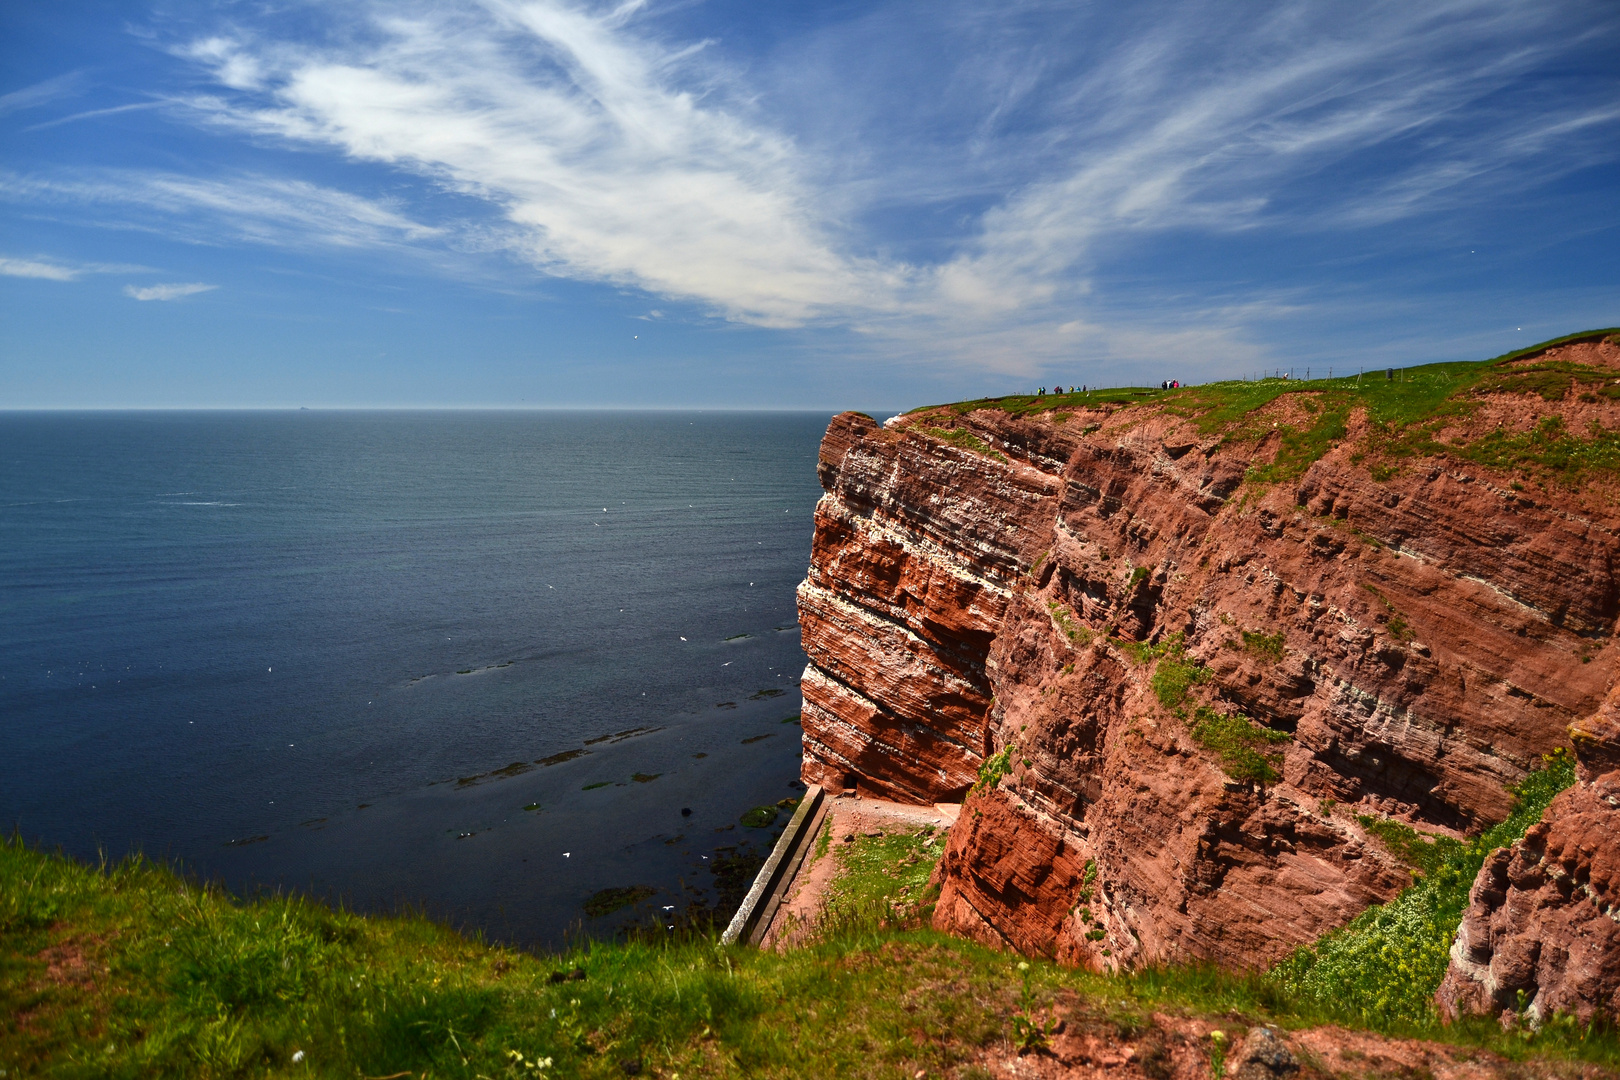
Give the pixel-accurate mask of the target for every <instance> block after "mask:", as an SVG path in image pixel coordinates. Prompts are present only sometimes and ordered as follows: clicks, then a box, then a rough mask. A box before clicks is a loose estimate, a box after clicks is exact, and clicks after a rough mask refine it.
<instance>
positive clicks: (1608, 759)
mask: <svg viewBox="0 0 1620 1080" xmlns="http://www.w3.org/2000/svg"><path fill="white" fill-rule="evenodd" d="M1570 732H1571V734H1572V735H1573V737H1574V738H1573V741H1574V744H1575V753H1576V757H1577V760H1578V761H1579V763H1580V764H1579V769H1578V776H1579V782H1578V783H1577V784H1576V785H1575V786H1574V787H1573V788H1570V789H1569V790H1568V791H1565V792H1564V793H1563V794H1561V795H1559V796H1558V798H1556V799H1554V800H1553V803H1552V805H1551V806H1549V807H1548V808H1547V812H1546V813H1545V814H1544V815H1542V820H1541V822H1540V823H1539V824H1536V825H1532V826H1531V827H1530V830H1529V831H1528V832H1526V833H1525V836H1524V839H1523V840H1521V841H1519V842H1518V843H1516V844H1514V845H1513V847H1512V848H1503V849H1501V850H1499V851H1497V852H1496V853H1495V854H1494V855H1492V856H1491V857H1490V858H1489V859H1487V860H1486V862H1485V865H1484V867H1482V868H1481V869H1480V873H1479V877H1478V878H1477V879H1476V880H1475V882H1474V888H1473V891H1472V892H1471V893H1470V895H1469V909H1468V913H1467V914H1466V915H1464V916H1463V921H1462V925H1461V926H1460V927H1458V929H1457V940H1456V941H1455V942H1454V943H1453V944H1452V947H1451V968H1450V970H1449V971H1447V972H1446V978H1445V981H1444V982H1443V983H1441V984H1440V992H1439V993H1438V994H1437V995H1436V997H1437V998H1438V1000H1439V1004H1440V1008H1441V1011H1442V1012H1444V1013H1446V1014H1448V1015H1451V1016H1456V1015H1458V1014H1462V1013H1486V1014H1496V1015H1501V1016H1504V1017H1505V1016H1508V1015H1512V1014H1515V1013H1522V1014H1523V1015H1524V1016H1525V1018H1526V1019H1527V1020H1529V1021H1530V1022H1531V1023H1540V1022H1541V1020H1543V1019H1544V1018H1546V1017H1548V1016H1550V1015H1552V1014H1553V1013H1568V1014H1573V1015H1574V1016H1576V1017H1579V1018H1580V1019H1581V1020H1583V1021H1585V1020H1590V1019H1591V1018H1592V1016H1593V1014H1594V1013H1604V1014H1607V1015H1608V1016H1610V1017H1615V1016H1620V767H1617V766H1620V692H1617V693H1613V694H1610V696H1609V699H1608V700H1607V701H1606V702H1604V705H1603V708H1602V709H1601V710H1600V711H1599V713H1598V714H1597V715H1596V716H1594V717H1592V718H1591V719H1590V720H1587V721H1582V722H1581V723H1579V724H1576V725H1575V726H1574V727H1572V728H1571V729H1570Z"/></svg>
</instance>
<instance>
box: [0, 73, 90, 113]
mask: <svg viewBox="0 0 1620 1080" xmlns="http://www.w3.org/2000/svg"><path fill="white" fill-rule="evenodd" d="M86 81H87V80H86V79H85V76H84V72H82V71H69V72H64V73H63V74H61V75H57V76H55V77H54V78H50V79H45V80H43V81H41V82H37V83H34V84H32V85H31V86H25V87H23V88H22V89H20V90H12V91H11V92H9V93H6V94H0V116H4V115H5V114H7V113H11V112H17V111H18V110H20V109H33V108H38V107H39V106H41V105H45V104H47V103H49V102H52V101H56V100H57V99H58V98H64V97H70V96H72V95H73V94H77V93H79V92H80V91H82V90H83V89H84V87H85V84H86Z"/></svg>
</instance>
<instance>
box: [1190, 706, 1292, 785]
mask: <svg viewBox="0 0 1620 1080" xmlns="http://www.w3.org/2000/svg"><path fill="white" fill-rule="evenodd" d="M1191 733H1192V737H1193V738H1194V739H1195V740H1197V742H1198V744H1199V745H1200V746H1202V747H1203V748H1204V749H1206V750H1210V751H1212V752H1213V753H1214V754H1215V755H1216V756H1217V757H1219V758H1220V760H1221V770H1222V771H1223V772H1225V773H1226V775H1227V776H1230V777H1231V778H1232V779H1233V780H1241V781H1243V782H1245V783H1250V784H1260V785H1262V786H1263V785H1265V784H1269V783H1272V782H1274V781H1276V780H1277V779H1278V777H1279V775H1280V774H1279V773H1278V772H1277V766H1278V765H1279V764H1280V763H1281V761H1282V754H1281V753H1280V752H1279V751H1278V750H1277V749H1276V746H1277V744H1279V743H1285V742H1287V741H1288V740H1289V739H1291V738H1293V736H1292V735H1290V734H1288V732H1286V731H1275V730H1273V729H1271V728H1268V727H1262V726H1260V725H1259V724H1256V723H1255V722H1254V721H1252V720H1250V719H1249V718H1248V717H1246V716H1231V715H1228V714H1226V713H1220V712H1216V711H1215V710H1214V709H1211V708H1209V707H1208V706H1207V705H1201V706H1199V707H1198V709H1197V710H1196V711H1195V712H1194V713H1193V724H1192V728H1191Z"/></svg>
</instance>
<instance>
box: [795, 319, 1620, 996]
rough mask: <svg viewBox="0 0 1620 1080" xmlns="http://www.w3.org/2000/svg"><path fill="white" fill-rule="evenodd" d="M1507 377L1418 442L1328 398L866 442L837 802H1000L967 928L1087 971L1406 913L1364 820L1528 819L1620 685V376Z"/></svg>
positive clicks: (1598, 356) (810, 694)
mask: <svg viewBox="0 0 1620 1080" xmlns="http://www.w3.org/2000/svg"><path fill="white" fill-rule="evenodd" d="M1490 372H1491V374H1490V377H1489V378H1486V379H1481V378H1474V377H1473V376H1470V378H1473V379H1474V381H1473V382H1470V383H1468V385H1467V386H1466V387H1465V388H1464V391H1458V392H1456V393H1453V394H1452V396H1451V397H1449V398H1448V397H1446V394H1447V393H1448V392H1449V391H1447V390H1446V388H1445V386H1440V389H1438V390H1436V391H1435V395H1432V396H1433V397H1434V400H1432V401H1429V402H1428V404H1426V405H1424V406H1423V407H1424V408H1425V409H1427V410H1428V411H1427V412H1426V413H1424V414H1423V417H1424V419H1423V424H1422V425H1419V426H1417V427H1414V426H1413V425H1412V424H1411V423H1410V422H1408V421H1406V420H1399V418H1397V420H1399V422H1397V420H1392V419H1390V416H1391V415H1392V414H1391V410H1392V409H1395V408H1396V407H1397V406H1396V405H1391V404H1389V401H1390V400H1395V398H1389V400H1385V399H1381V398H1378V397H1377V396H1376V395H1371V396H1368V395H1363V396H1358V395H1359V394H1361V392H1360V391H1351V392H1348V393H1336V392H1329V393H1321V392H1318V391H1317V390H1316V389H1315V387H1316V386H1317V385H1318V384H1310V385H1306V386H1299V385H1298V384H1295V386H1297V387H1298V388H1297V389H1295V388H1294V387H1288V388H1287V392H1283V391H1282V390H1278V389H1277V388H1275V387H1273V389H1272V390H1269V391H1267V390H1264V388H1255V389H1254V390H1253V391H1252V392H1251V391H1248V390H1244V391H1242V392H1243V393H1250V394H1251V397H1250V398H1247V399H1242V400H1238V401H1237V402H1236V404H1234V403H1233V401H1232V400H1230V398H1227V399H1222V398H1220V397H1219V396H1218V395H1214V396H1212V394H1211V393H1203V392H1200V391H1191V392H1183V393H1181V394H1170V395H1153V396H1151V397H1150V398H1149V399H1148V400H1145V401H1142V402H1140V403H1137V404H1122V403H1118V402H1115V403H1100V402H1098V401H1096V400H1095V398H1092V399H1085V398H1080V397H1075V398H1067V399H1048V400H1047V401H1043V402H1039V403H1033V402H1022V401H1020V402H1015V403H1005V402H1004V403H1000V404H990V405H986V406H985V407H978V408H974V407H971V406H954V407H950V408H945V409H938V410H928V411H923V412H919V413H913V414H909V415H908V416H906V417H905V418H903V419H901V420H899V421H898V422H896V423H894V424H893V426H891V427H879V426H878V425H877V424H876V423H874V422H873V421H872V420H870V419H868V418H866V417H864V416H860V415H858V414H851V413H846V414H844V415H842V416H839V417H837V418H836V419H835V420H834V421H833V422H832V425H831V426H830V427H829V429H828V432H827V436H826V439H825V441H824V442H823V445H822V454H821V480H822V485H823V487H824V488H825V490H826V495H825V497H824V498H823V499H822V501H821V504H820V506H819V508H818V510H817V514H816V533H815V542H814V550H813V555H812V561H811V567H810V572H809V576H808V577H807V579H806V581H805V582H804V584H803V585H802V586H801V587H800V593H799V596H800V612H801V625H802V628H803V634H804V642H805V647H806V651H807V652H808V654H809V656H810V660H811V663H810V667H809V668H808V669H807V671H806V673H805V677H804V681H803V692H804V699H805V708H804V714H803V715H804V731H805V755H806V756H805V764H804V778H805V780H806V781H808V782H819V783H823V784H827V785H828V786H830V787H832V788H834V789H835V790H836V789H837V788H840V787H844V786H851V787H855V788H857V789H858V790H860V791H862V792H863V793H870V794H873V795H877V796H879V797H885V798H895V799H902V800H908V801H917V802H927V801H936V800H945V799H958V798H961V797H963V796H964V794H966V793H968V792H969V789H970V788H973V793H972V795H971V797H970V798H969V800H968V803H967V806H966V807H965V808H964V811H963V816H962V818H961V820H960V823H959V824H958V826H957V828H956V829H955V830H954V831H953V833H952V838H951V842H950V847H949V850H948V852H947V854H946V857H945V859H944V861H943V862H942V864H941V869H940V883H941V886H942V895H941V899H940V902H939V905H938V908H937V915H936V919H937V922H938V924H939V925H941V926H942V927H946V928H949V929H953V930H956V931H958V932H962V933H966V934H969V935H972V936H975V937H979V938H981V939H984V940H986V941H990V942H995V943H1004V944H1009V945H1011V946H1014V947H1016V948H1018V949H1019V950H1021V951H1024V952H1027V953H1042V954H1048V955H1055V956H1057V957H1059V958H1061V959H1064V960H1066V961H1068V962H1072V963H1077V964H1086V965H1090V966H1096V967H1108V966H1118V965H1135V964H1140V963H1145V962H1153V961H1161V960H1182V959H1191V958H1205V959H1212V960H1217V961H1220V962H1222V963H1227V964H1234V965H1239V966H1251V967H1252V966H1260V965H1265V964H1269V963H1271V962H1273V961H1275V960H1276V959H1278V958H1279V957H1280V956H1282V955H1284V954H1286V953H1287V952H1288V951H1289V950H1291V949H1292V948H1293V947H1294V946H1296V945H1298V944H1301V943H1305V942H1308V941H1311V940H1314V939H1315V938H1316V937H1318V936H1320V935H1321V934H1322V933H1324V932H1326V931H1328V930H1331V929H1333V928H1335V927H1337V926H1340V925H1342V924H1343V923H1344V922H1346V921H1348V920H1349V919H1350V918H1351V917H1353V916H1354V915H1355V914H1356V913H1357V912H1359V911H1360V910H1362V909H1363V908H1364V907H1366V906H1367V905H1368V904H1370V903H1375V902H1379V901H1382V900H1385V899H1388V898H1389V897H1391V896H1393V895H1394V894H1395V893H1396V892H1398V891H1399V890H1400V889H1402V888H1404V887H1405V886H1406V885H1407V884H1409V883H1410V881H1411V877H1410V873H1409V871H1408V869H1407V868H1406V867H1405V866H1404V865H1403V864H1402V863H1401V862H1400V861H1399V860H1398V858H1397V857H1396V856H1395V855H1393V854H1391V853H1390V852H1389V851H1388V850H1386V849H1385V847H1384V846H1383V845H1382V843H1381V842H1380V841H1379V840H1378V839H1377V838H1376V836H1374V835H1372V834H1371V833H1369V831H1368V830H1367V829H1366V828H1365V827H1364V823H1363V822H1362V821H1359V820H1358V818H1359V817H1366V816H1369V815H1370V817H1371V818H1384V817H1389V818H1394V819H1396V820H1398V821H1401V822H1405V823H1408V824H1411V825H1413V826H1415V827H1417V828H1418V829H1420V830H1422V831H1425V832H1433V833H1446V834H1451V835H1462V834H1464V833H1467V832H1471V831H1476V830H1477V829H1478V828H1479V827H1481V826H1482V825H1484V824H1488V823H1491V822H1494V821H1497V820H1499V819H1501V818H1502V817H1504V816H1506V814H1507V813H1508V811H1509V809H1510V797H1509V795H1508V794H1507V792H1506V786H1507V785H1509V784H1511V783H1513V782H1516V781H1517V780H1518V779H1520V778H1521V777H1522V776H1523V775H1524V773H1525V771H1526V770H1527V769H1529V768H1530V767H1531V766H1532V765H1533V764H1534V763H1535V762H1536V761H1537V760H1538V757H1539V755H1541V754H1543V753H1546V752H1548V751H1550V750H1552V749H1553V748H1554V747H1555V746H1557V745H1559V744H1561V743H1567V741H1568V739H1567V735H1566V729H1567V727H1568V726H1569V725H1570V724H1571V723H1572V722H1575V721H1579V720H1582V719H1583V718H1586V717H1589V716H1591V715H1592V714H1594V713H1595V712H1596V710H1597V709H1598V707H1599V705H1600V703H1602V702H1603V700H1604V698H1605V696H1606V695H1607V693H1608V692H1609V690H1610V688H1611V686H1612V685H1613V683H1614V678H1615V662H1616V652H1615V650H1612V649H1606V648H1604V645H1605V643H1606V642H1607V641H1608V639H1609V638H1610V637H1611V636H1612V634H1613V631H1614V628H1615V621H1616V617H1617V616H1620V583H1617V581H1616V577H1615V561H1616V555H1617V553H1620V504H1617V502H1616V501H1615V499H1614V497H1613V496H1614V488H1613V485H1612V484H1611V483H1610V478H1611V475H1612V474H1611V473H1610V472H1603V471H1594V470H1592V469H1587V470H1586V471H1583V472H1574V471H1571V470H1573V469H1575V468H1576V466H1575V465H1569V464H1567V462H1568V461H1575V462H1576V465H1579V464H1580V463H1581V462H1586V461H1588V460H1589V459H1590V460H1593V461H1595V460H1597V458H1598V457H1601V453H1606V452H1609V451H1607V450H1605V449H1604V447H1606V446H1607V443H1603V439H1605V438H1607V437H1608V436H1607V434H1606V433H1607V432H1608V430H1609V428H1610V427H1620V406H1617V404H1616V399H1615V398H1614V397H1610V396H1608V394H1607V393H1606V392H1605V391H1606V390H1607V388H1608V387H1610V386H1614V385H1616V383H1617V381H1620V380H1617V378H1615V377H1620V346H1617V345H1616V344H1615V343H1614V342H1613V341H1612V340H1594V341H1587V342H1582V343H1576V344H1572V345H1567V346H1563V347H1561V348H1558V349H1554V350H1552V351H1550V352H1546V353H1543V354H1540V355H1534V356H1529V357H1525V358H1523V359H1521V360H1518V361H1516V362H1513V363H1508V364H1504V365H1498V366H1496V367H1493V368H1491V369H1490ZM1447 377H1451V376H1447ZM1437 385H1438V384H1437ZM1374 389H1376V390H1378V391H1379V392H1380V393H1384V392H1386V391H1387V393H1388V394H1396V393H1397V392H1399V393H1408V391H1407V390H1406V389H1402V388H1399V387H1383V386H1380V387H1377V388H1374ZM1420 390H1422V387H1420V386H1417V385H1416V383H1415V381H1414V385H1413V387H1412V388H1410V393H1411V394H1415V393H1418V392H1419V391H1420ZM1459 395H1460V396H1459ZM1408 396H1409V397H1410V394H1409V395H1408ZM1400 400H1401V401H1408V398H1401V399H1400ZM1400 407H1403V408H1404V407H1407V406H1400ZM1594 422H1595V423H1597V424H1598V425H1599V426H1598V427H1597V428H1594V427H1592V424H1593V423H1594ZM1403 425H1404V426H1403ZM1424 425H1426V426H1424ZM1414 431H1416V432H1417V433H1418V434H1416V435H1414V434H1412V433H1413V432H1414ZM1571 433H1575V434H1571ZM1583 433H1585V434H1583ZM1558 439H1563V440H1564V443H1558V445H1559V446H1564V449H1565V450H1566V451H1568V452H1567V453H1565V455H1564V457H1563V458H1559V457H1557V456H1556V454H1553V455H1552V456H1549V454H1551V453H1552V452H1551V451H1547V452H1543V451H1544V450H1545V446H1544V444H1547V445H1551V443H1556V442H1557V440H1558ZM1582 439H1587V442H1589V443H1591V446H1588V445H1587V443H1586V442H1581V440H1582ZM1538 440H1539V441H1538ZM1570 440H1574V442H1573V443H1572V442H1570ZM1566 443H1567V444H1568V445H1565V444H1566ZM1599 443H1602V445H1601V446H1599V445H1598V444H1599ZM1577 444H1578V445H1577ZM1569 446H1575V449H1574V450H1569ZM1583 447H1585V449H1582V448H1583ZM1592 447H1596V449H1592ZM1448 448H1450V449H1448ZM1572 454H1573V455H1574V456H1573V457H1571V455H1572ZM1582 454H1585V455H1586V456H1585V457H1582V456H1581V455H1582ZM1515 455H1517V456H1515ZM1537 455H1539V456H1537ZM1594 455H1596V456H1594ZM1560 461H1565V462H1566V464H1565V465H1563V466H1560V465H1559V464H1558V462H1560ZM1548 462H1551V463H1552V464H1551V465H1548V464H1547V463H1548ZM1559 468H1562V469H1563V471H1562V472H1556V471H1555V472H1549V471H1548V470H1549V469H1553V470H1556V469H1559ZM1572 478H1574V479H1573V482H1572ZM987 762H988V764H987ZM981 768H983V769H984V770H985V771H986V774H987V775H986V777H985V781H984V782H983V783H979V784H978V786H977V787H975V786H974V785H975V784H976V781H978V779H979V774H980V770H981Z"/></svg>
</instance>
